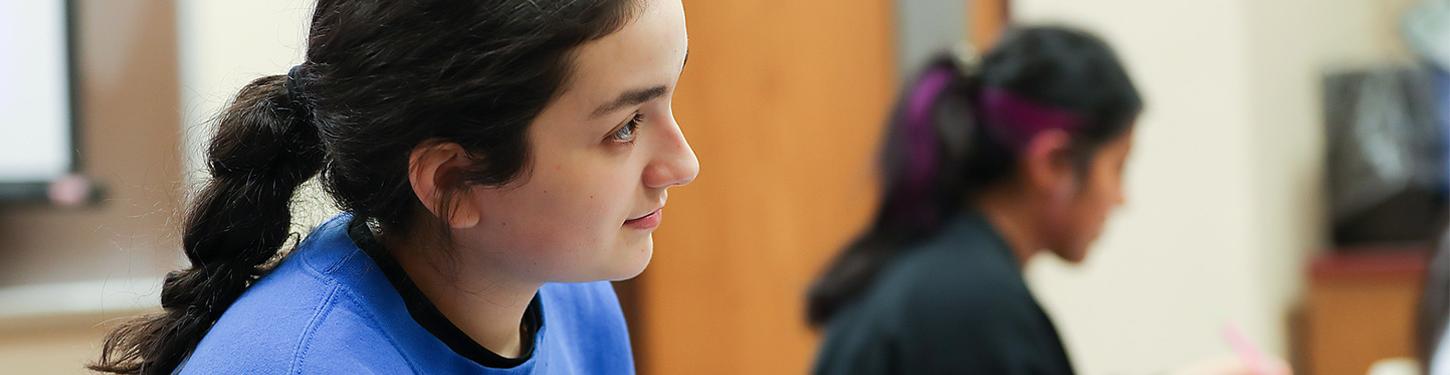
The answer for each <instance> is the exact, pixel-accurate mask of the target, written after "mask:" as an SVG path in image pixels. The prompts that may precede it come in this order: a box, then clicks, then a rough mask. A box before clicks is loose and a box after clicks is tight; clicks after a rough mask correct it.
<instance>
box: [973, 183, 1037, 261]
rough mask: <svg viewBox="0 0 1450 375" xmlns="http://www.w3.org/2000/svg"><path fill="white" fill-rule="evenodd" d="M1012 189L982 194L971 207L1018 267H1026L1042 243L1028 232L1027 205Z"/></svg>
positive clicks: (1028, 209)
mask: <svg viewBox="0 0 1450 375" xmlns="http://www.w3.org/2000/svg"><path fill="white" fill-rule="evenodd" d="M1014 190H1016V189H995V190H989V191H986V192H984V193H983V194H982V195H981V196H980V197H978V199H976V201H975V203H974V204H975V206H976V207H977V209H978V210H979V211H981V213H982V215H983V216H985V217H986V219H987V222H988V223H989V224H991V225H992V229H995V230H996V231H997V233H998V234H1000V235H1001V236H1002V238H1003V239H1004V240H1006V242H1007V247H1009V248H1011V250H1012V255H1013V256H1014V258H1016V259H1017V266H1018V267H1026V265H1027V261H1028V260H1031V259H1032V256H1034V255H1037V253H1038V252H1039V251H1041V249H1042V242H1041V241H1040V240H1039V239H1038V236H1037V235H1036V234H1035V232H1034V231H1033V230H1032V228H1033V225H1032V224H1033V222H1032V219H1031V218H1030V217H1029V215H1028V213H1029V212H1031V210H1032V207H1031V206H1030V205H1029V204H1027V201H1028V200H1027V199H1023V198H1024V197H1021V194H1020V193H1018V192H1016V191H1014Z"/></svg>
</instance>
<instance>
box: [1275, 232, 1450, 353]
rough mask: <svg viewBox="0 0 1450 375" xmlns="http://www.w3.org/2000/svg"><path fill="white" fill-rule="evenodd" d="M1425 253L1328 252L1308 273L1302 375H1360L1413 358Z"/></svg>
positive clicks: (1414, 251) (1426, 259)
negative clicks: (1388, 361)
mask: <svg viewBox="0 0 1450 375" xmlns="http://www.w3.org/2000/svg"><path fill="white" fill-rule="evenodd" d="M1428 259H1429V251H1428V250H1362V251H1354V252H1347V251H1344V252H1327V253H1325V254H1323V255H1320V256H1318V257H1317V258H1315V259H1314V260H1313V262H1312V263H1311V265H1310V269H1309V294H1308V301H1307V303H1306V305H1305V311H1304V322H1303V324H1302V328H1303V329H1304V332H1303V338H1302V339H1303V341H1302V344H1303V345H1304V348H1303V349H1304V350H1303V353H1302V354H1303V355H1304V360H1305V361H1306V362H1305V363H1302V364H1300V365H1301V366H1304V367H1307V368H1301V369H1300V370H1301V371H1300V373H1304V374H1311V375H1340V374H1346V375H1347V374H1353V375H1363V374H1364V373H1365V372H1366V371H1368V370H1369V367H1370V365H1371V364H1373V363H1374V362H1376V361H1379V360H1382V359H1388V358H1396V357H1412V356H1413V355H1414V321H1415V320H1414V317H1415V309H1416V306H1417V305H1418V302H1419V299H1420V284H1421V282H1422V280H1423V279H1424V275H1425V266H1426V263H1427V262H1428Z"/></svg>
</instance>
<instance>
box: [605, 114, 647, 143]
mask: <svg viewBox="0 0 1450 375" xmlns="http://www.w3.org/2000/svg"><path fill="white" fill-rule="evenodd" d="M642 122H644V114H640V113H636V114H634V117H633V118H630V119H629V122H626V123H624V125H620V126H619V128H618V129H615V130H614V132H613V133H610V134H609V140H611V141H615V142H620V143H633V142H634V137H635V134H636V132H638V131H639V125H640V123H642Z"/></svg>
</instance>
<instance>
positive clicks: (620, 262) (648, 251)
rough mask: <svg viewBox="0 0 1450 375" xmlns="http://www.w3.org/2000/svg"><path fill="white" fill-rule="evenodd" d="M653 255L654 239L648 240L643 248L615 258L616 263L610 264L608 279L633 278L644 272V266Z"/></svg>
mask: <svg viewBox="0 0 1450 375" xmlns="http://www.w3.org/2000/svg"><path fill="white" fill-rule="evenodd" d="M653 257H654V241H649V242H647V243H646V244H645V246H644V248H643V249H640V250H634V251H630V252H628V253H626V254H624V256H622V257H619V258H618V259H615V261H616V263H615V264H612V265H611V267H610V270H609V277H608V279H609V280H610V281H623V280H629V279H633V278H635V277H636V276H639V274H641V273H644V269H645V267H648V266H649V261H650V259H651V258H653Z"/></svg>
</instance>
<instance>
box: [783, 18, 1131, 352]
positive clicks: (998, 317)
mask: <svg viewBox="0 0 1450 375" xmlns="http://www.w3.org/2000/svg"><path fill="white" fill-rule="evenodd" d="M999 43H1000V44H999V45H998V46H997V47H996V48H995V49H993V50H991V51H990V52H988V53H987V54H986V55H985V56H983V57H982V58H981V61H980V63H977V62H971V61H966V59H963V58H952V57H950V56H943V57H941V58H938V59H937V60H936V61H935V62H934V63H932V64H930V65H929V66H928V67H927V68H926V69H925V70H924V72H923V73H921V75H920V77H919V78H918V79H917V80H916V82H915V84H914V86H913V87H911V88H910V89H908V91H906V96H905V97H904V98H903V99H902V101H901V102H900V106H899V107H898V110H897V113H896V116H895V119H894V121H893V123H892V124H890V125H889V130H888V134H887V139H886V144H885V146H884V151H883V159H884V160H883V163H884V165H883V175H882V178H883V180H884V181H883V183H884V186H883V188H884V189H883V193H884V197H883V199H882V203H881V205H880V207H879V208H878V210H877V214H876V218H875V221H874V222H873V223H872V224H871V226H870V228H869V229H868V231H867V232H866V233H864V234H863V235H862V236H861V237H860V238H858V239H857V240H856V241H855V242H854V243H852V244H851V245H850V246H848V247H847V248H846V249H845V251H844V252H843V253H842V254H841V255H840V256H839V257H838V258H836V260H835V261H834V263H833V264H831V266H830V267H829V268H828V269H827V271H826V272H825V274H824V275H822V276H821V277H820V278H819V279H818V280H817V281H816V283H815V285H814V286H813V287H812V289H811V291H810V293H809V301H808V304H809V312H808V315H809V319H810V321H811V323H812V324H814V325H817V326H821V327H824V328H825V341H824V344H823V347H822V348H821V351H820V356H819V358H818V360H817V362H816V372H817V373H822V374H845V373H857V374H886V373H892V374H898V373H899V374H1069V373H1072V368H1071V364H1070V363H1069V361H1068V356H1067V353H1066V352H1065V351H1064V350H1063V347H1062V344H1061V342H1059V340H1058V335H1057V331H1056V329H1055V328H1054V327H1053V324H1052V321H1051V320H1050V319H1048V317H1047V315H1046V314H1045V313H1044V312H1043V310H1042V309H1041V307H1039V306H1038V304H1037V302H1036V301H1035V300H1034V298H1033V296H1032V294H1031V293H1030V292H1029V290H1028V288H1027V285H1026V284H1025V283H1024V281H1023V279H1022V274H1021V270H1022V267H1023V265H1024V264H1026V263H1027V261H1028V260H1029V259H1031V258H1032V257H1033V256H1034V255H1036V254H1038V253H1039V252H1041V251H1048V252H1051V253H1052V254H1054V255H1057V256H1058V257H1061V258H1063V259H1065V260H1067V261H1069V262H1079V261H1082V260H1083V258H1084V257H1085V256H1086V255H1087V250H1088V247H1089V245H1090V244H1091V243H1092V242H1093V240H1094V239H1095V238H1096V237H1097V236H1098V233H1099V232H1100V231H1101V230H1102V226H1103V222H1104V221H1105V220H1106V219H1107V217H1108V213H1109V212H1110V211H1111V210H1112V209H1113V208H1114V207H1115V206H1117V205H1119V204H1121V203H1122V202H1123V194H1122V190H1121V188H1120V186H1119V182H1120V179H1121V177H1120V176H1121V173H1122V171H1123V164H1124V162H1125V160H1126V159H1127V157H1128V153H1129V151H1130V150H1131V149H1132V142H1133V141H1132V139H1133V136H1132V135H1133V124H1134V121H1135V119H1136V118H1137V116H1138V113H1139V111H1140V110H1141V108H1142V101H1141V99H1140V98H1139V95H1138V91H1137V89H1136V88H1134V85H1133V83H1132V81H1131V80H1130V79H1129V78H1128V75H1127V73H1126V72H1125V71H1124V69H1123V67H1122V66H1121V65H1120V63H1119V62H1118V59H1117V57H1115V56H1114V54H1113V52H1112V51H1111V50H1110V49H1109V48H1108V46H1107V45H1106V44H1104V43H1103V42H1102V41H1100V40H1098V39H1097V38H1095V37H1093V36H1090V35H1088V34H1086V33H1083V32H1080V31H1075V30H1071V29H1066V28H1058V27H1031V28H1023V29H1017V30H1014V31H1010V32H1009V33H1007V34H1006V35H1005V36H1004V37H1003V38H1002V40H1001V41H1000V42H999Z"/></svg>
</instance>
